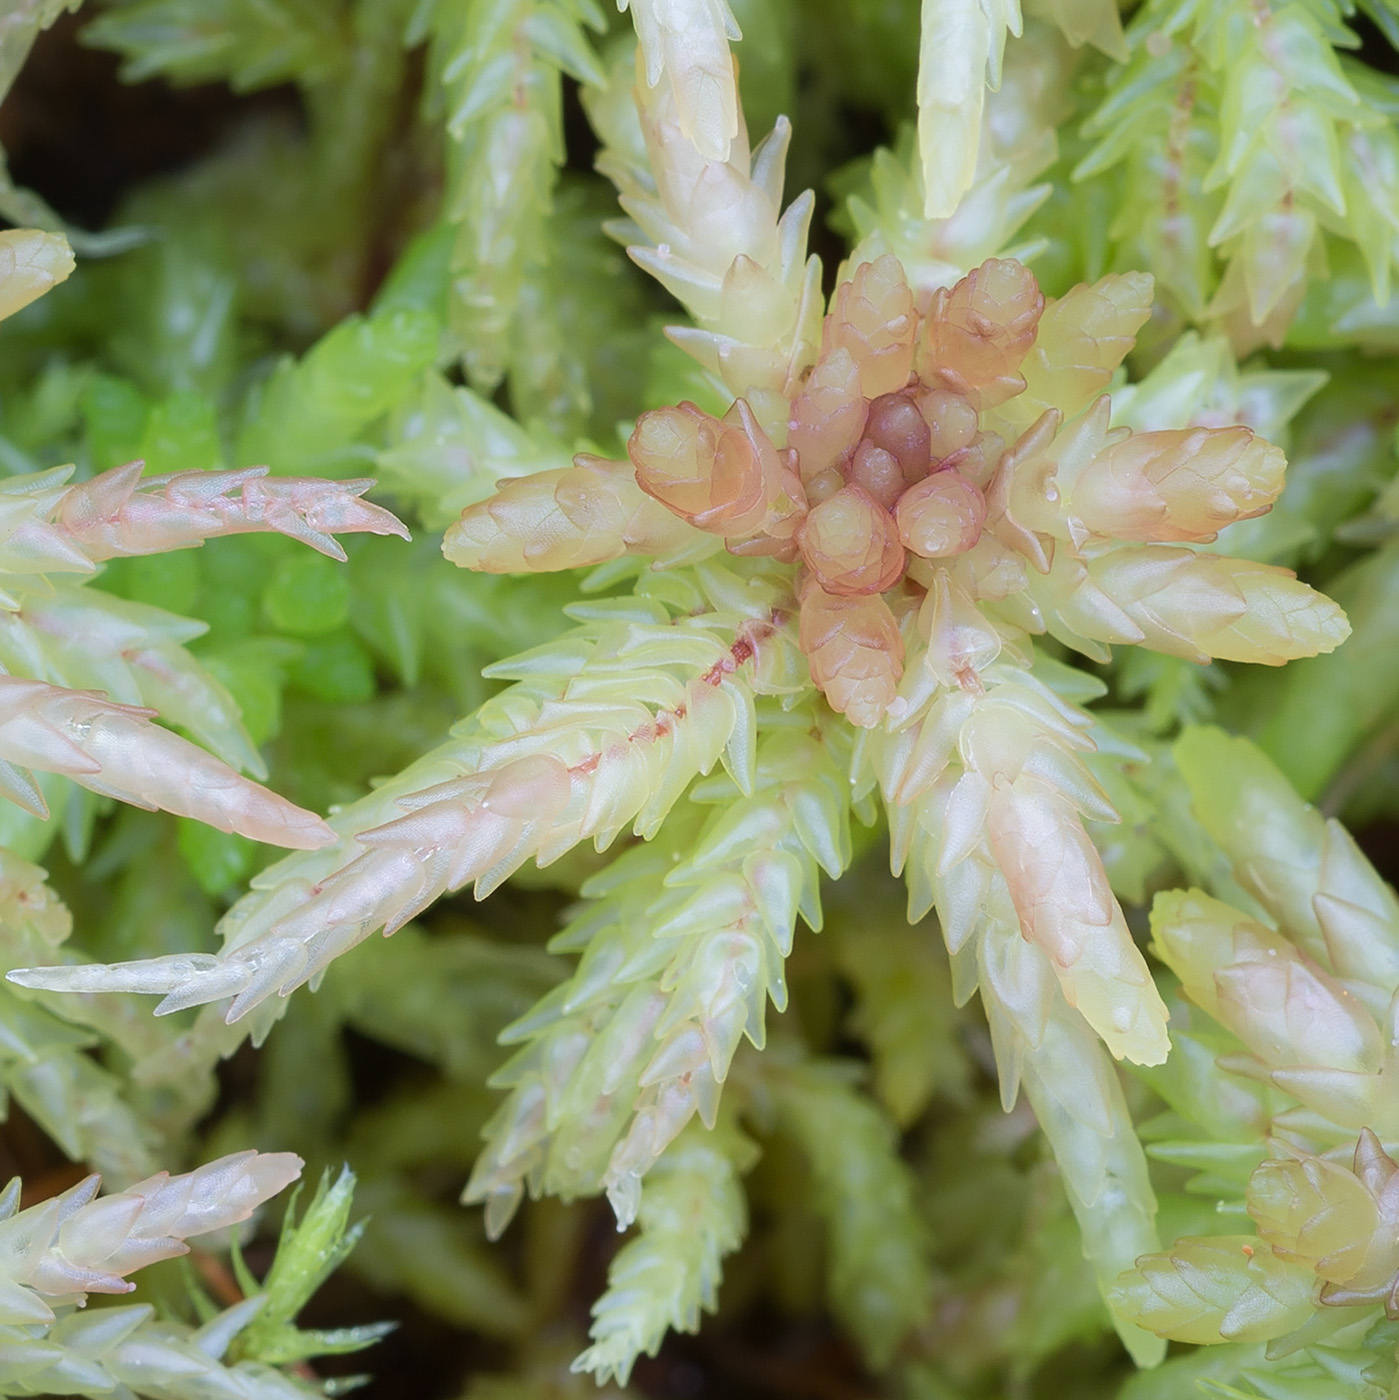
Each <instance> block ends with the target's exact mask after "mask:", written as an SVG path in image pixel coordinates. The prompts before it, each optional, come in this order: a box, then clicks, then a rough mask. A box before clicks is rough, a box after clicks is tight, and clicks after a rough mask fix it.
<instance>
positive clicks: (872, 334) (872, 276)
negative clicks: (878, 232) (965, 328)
mask: <svg viewBox="0 0 1399 1400" xmlns="http://www.w3.org/2000/svg"><path fill="white" fill-rule="evenodd" d="M916 320H917V318H916V316H915V313H914V307H913V293H912V292H911V291H909V288H908V282H907V281H906V280H905V278H904V270H903V268H902V267H900V266H899V260H898V259H897V258H896V257H894V256H893V254H891V253H886V254H885V255H884V256H883V257H882V258H878V259H877V260H876V261H874V262H872V263H861V264H860V266H859V267H857V268H856V269H855V275H854V276H853V277H852V278H851V279H850V281H848V282H842V283H841V285H840V286H839V287H837V288H836V294H835V297H834V299H833V302H832V308H831V314H830V315H829V316H827V317H826V325H825V333H824V335H823V337H822V339H823V346H822V348H823V350H830V349H833V348H834V347H835V346H838V345H839V346H844V347H845V349H847V350H848V351H849V352H850V354H851V355H852V356H853V357H854V360H855V363H856V364H857V365H858V366H859V370H860V390H861V392H862V393H863V394H864V395H865V397H866V398H871V399H872V398H875V397H876V396H877V395H879V394H889V393H893V392H894V391H895V390H898V389H902V388H903V387H904V385H905V384H907V383H908V376H909V371H910V370H911V369H912V367H913V336H914V330H915V326H916Z"/></svg>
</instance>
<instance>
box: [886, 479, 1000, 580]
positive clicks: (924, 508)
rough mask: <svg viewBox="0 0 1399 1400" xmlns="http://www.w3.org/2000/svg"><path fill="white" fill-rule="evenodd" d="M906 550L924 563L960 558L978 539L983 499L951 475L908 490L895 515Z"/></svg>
mask: <svg viewBox="0 0 1399 1400" xmlns="http://www.w3.org/2000/svg"><path fill="white" fill-rule="evenodd" d="M894 518H895V519H896V520H897V521H898V526H899V538H900V539H901V540H902V541H903V543H904V546H905V548H907V549H910V550H912V551H913V553H914V554H919V555H921V556H922V557H923V558H924V559H939V558H942V557H944V556H946V555H949V554H961V553H963V552H964V551H966V550H968V549H970V548H971V547H972V546H973V545H974V544H975V543H976V542H977V540H979V539H980V538H981V527H982V526H983V525H984V524H985V523H986V497H985V496H983V495H982V494H981V492H980V491H978V490H977V489H976V487H975V486H973V485H972V484H971V482H970V481H967V480H966V479H965V478H964V477H961V476H959V475H958V474H957V473H956V472H954V471H943V472H934V473H933V475H932V476H930V477H927V478H926V479H925V480H923V481H920V482H919V483H918V485H917V486H913V487H910V489H909V490H907V491H905V492H904V494H903V496H902V497H901V498H900V500H899V503H898V506H897V508H896V509H895V512H894Z"/></svg>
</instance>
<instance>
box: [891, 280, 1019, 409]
mask: <svg viewBox="0 0 1399 1400" xmlns="http://www.w3.org/2000/svg"><path fill="white" fill-rule="evenodd" d="M1043 310H1044V296H1043V295H1042V294H1041V292H1040V289H1039V286H1038V284H1037V283H1036V282H1035V278H1034V274H1033V273H1032V272H1031V271H1030V270H1029V269H1028V268H1027V267H1025V266H1023V265H1022V264H1020V263H1018V262H1014V261H1011V260H1010V259H1007V258H989V259H988V260H987V261H986V262H984V263H982V265H981V266H980V267H976V268H973V269H972V270H971V271H970V272H969V273H968V274H967V275H966V276H965V277H964V278H962V280H961V281H960V282H958V283H957V285H956V286H955V287H953V288H951V289H950V290H949V289H942V290H939V291H937V292H935V293H934V294H933V299H932V302H931V303H930V305H929V307H928V315H927V319H926V320H925V321H924V323H923V337H922V343H921V344H920V345H919V348H918V357H917V368H918V373H919V374H920V376H921V377H922V378H923V379H925V380H927V381H929V382H930V383H936V382H939V381H940V382H941V383H943V384H945V385H946V386H947V387H948V388H949V389H952V390H955V391H956V392H957V393H959V394H963V395H965V396H966V397H967V398H969V399H971V400H972V402H973V403H974V404H976V405H977V406H978V407H979V408H990V407H994V406H995V405H996V404H1000V403H1004V402H1005V401H1006V400H1007V399H1009V398H1013V397H1014V396H1015V395H1016V394H1018V393H1019V392H1020V391H1021V390H1022V389H1023V388H1024V387H1025V381H1024V380H1023V379H1022V378H1021V377H1020V375H1019V373H1018V370H1019V368H1020V364H1021V361H1023V360H1024V358H1025V356H1026V355H1027V354H1029V351H1030V347H1031V346H1032V345H1033V344H1034V343H1035V333H1036V331H1037V329H1038V327H1039V319H1040V314H1041V312H1043Z"/></svg>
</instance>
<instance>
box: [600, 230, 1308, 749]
mask: <svg viewBox="0 0 1399 1400" xmlns="http://www.w3.org/2000/svg"><path fill="white" fill-rule="evenodd" d="M1149 309H1150V280H1149V279H1147V278H1142V277H1127V278H1108V279H1104V281H1103V282H1102V283H1099V284H1098V285H1097V286H1096V287H1091V288H1088V287H1085V288H1078V289H1076V291H1075V292H1073V293H1070V295H1069V297H1067V298H1065V299H1064V300H1063V301H1061V302H1059V303H1057V304H1054V305H1053V306H1050V307H1048V308H1047V307H1046V302H1045V298H1044V296H1043V294H1042V293H1041V292H1040V289H1039V286H1038V285H1037V283H1036V282H1035V279H1034V277H1033V275H1032V274H1031V273H1030V272H1029V270H1028V269H1026V268H1025V267H1023V266H1022V265H1021V264H1020V263H1017V262H1014V261H1010V260H1004V259H991V260H989V261H987V262H985V263H983V264H982V265H981V266H980V267H978V268H976V269H974V270H973V271H972V272H970V273H969V274H968V275H967V276H965V277H964V278H962V280H961V281H959V282H958V283H957V284H956V285H955V286H953V287H951V288H943V289H939V290H937V291H935V292H933V293H932V294H931V296H928V297H926V298H923V304H922V305H919V304H918V299H916V298H915V295H914V293H913V292H912V290H911V289H910V287H909V285H908V282H907V280H906V278H905V276H904V272H903V269H902V268H901V266H900V265H899V262H898V260H897V259H896V258H894V257H893V256H892V255H889V254H885V255H884V256H882V257H880V258H878V259H877V260H876V261H874V262H871V263H864V264H862V265H861V266H860V267H859V268H857V269H856V271H855V273H854V274H853V276H852V277H851V279H850V280H849V281H848V282H845V283H843V284H842V285H841V286H840V287H839V288H838V289H837V291H836V294H835V297H834V298H833V301H832V304H831V309H830V313H829V314H828V315H827V317H826V320H825V325H824V328H823V334H822V342H821V352H820V356H819V358H818V359H817V361H816V363H815V365H814V367H813V368H812V369H811V371H810V373H809V375H808V376H807V377H806V379H805V381H804V382H803V383H802V384H801V385H800V387H799V389H798V391H797V392H796V393H795V394H794V396H793V397H792V399H791V411H790V415H789V419H788V422H787V425H786V440H785V443H783V444H782V445H781V446H779V445H778V444H777V443H776V442H774V441H773V439H772V437H771V436H770V435H769V434H768V433H766V432H765V431H764V430H763V428H762V426H761V425H760V423H759V422H758V420H757V418H756V416H755V414H754V413H753V412H752V411H751V410H750V408H749V405H748V404H747V403H746V402H745V401H744V400H743V399H739V400H737V401H736V402H735V403H734V405H733V407H732V408H731V409H730V411H729V412H728V413H727V414H726V415H725V416H724V418H722V419H719V418H715V417H713V416H712V415H710V414H708V413H705V412H704V411H703V410H701V409H699V408H697V407H696V406H695V405H693V404H689V403H685V404H681V405H680V406H679V407H673V408H663V409H659V410H656V411H654V412H651V413H646V414H643V415H642V416H641V418H640V420H639V421H638V423H637V426H636V431H635V432H634V433H633V435H632V438H631V440H630V442H629V444H628V452H629V455H630V458H631V462H632V465H633V467H634V468H635V472H636V481H637V484H638V485H639V486H640V488H641V490H642V491H644V492H645V493H646V494H647V495H649V496H651V497H652V498H654V499H655V500H656V501H659V502H660V503H661V504H662V505H664V506H665V507H667V508H668V509H669V510H670V511H671V512H672V513H673V514H674V515H676V516H678V517H680V518H681V519H682V520H684V521H686V522H687V523H688V524H690V525H691V526H693V527H695V528H696V529H698V530H701V531H706V532H709V533H711V534H716V535H721V536H723V537H724V540H725V542H726V544H727V547H728V548H729V550H730V551H731V552H733V553H735V554H767V555H773V556H776V557H777V558H778V559H781V560H786V561H792V562H797V563H799V565H800V567H799V571H798V579H797V585H796V591H797V596H798V599H799V600H800V604H801V622H800V635H801V643H802V648H803V650H804V651H805V652H806V654H807V656H808V659H809V660H810V662H811V667H812V676H813V679H814V680H815V682H816V684H817V685H818V686H819V687H820V688H821V689H822V690H823V692H824V693H825V695H826V697H827V699H828V700H829V701H830V702H831V704H832V705H833V706H834V708H835V709H837V710H838V711H840V712H842V713H844V714H845V715H847V716H848V718H850V719H851V720H852V721H853V722H854V723H856V724H858V725H861V726H863V727H872V726H874V725H876V724H878V723H879V722H880V721H881V719H882V718H883V717H884V715H885V714H887V713H888V711H889V707H890V705H891V704H892V703H893V702H894V700H895V696H896V690H897V686H898V682H899V679H900V676H901V674H902V670H903V661H904V654H903V653H904V646H903V641H902V637H901V625H900V624H901V619H902V616H905V615H907V614H908V613H910V612H911V611H913V610H914V609H915V608H916V607H918V605H919V604H920V603H921V601H922V600H923V599H924V598H927V599H929V600H935V599H936V598H938V597H939V596H942V595H943V594H945V593H946V592H947V589H948V587H949V586H950V587H951V589H952V591H953V593H954V594H955V595H956V596H957V597H962V598H968V599H970V600H971V601H973V602H975V603H977V604H982V605H985V604H990V605H991V608H992V611H993V613H996V614H998V615H999V616H998V621H1000V622H1001V623H1002V624H1003V625H1002V627H1001V628H999V629H998V630H1006V629H1005V627H1004V624H1005V623H1009V624H1010V629H1009V630H1011V631H1014V632H1019V633H1020V634H1022V635H1023V633H1025V632H1042V631H1045V630H1048V631H1051V632H1054V633H1055V634H1056V635H1058V636H1060V637H1061V638H1063V639H1064V640H1066V641H1069V642H1070V643H1071V644H1072V645H1076V646H1078V647H1079V648H1080V649H1081V650H1084V651H1087V652H1088V653H1089V654H1090V655H1093V654H1100V653H1101V652H1102V649H1103V646H1104V645H1105V644H1106V643H1110V642H1126V643H1132V642H1146V643H1147V644H1148V645H1152V646H1155V647H1157V648H1158V649H1161V650H1167V651H1173V652H1176V653H1177V654H1182V655H1188V656H1191V657H1194V658H1196V659H1204V657H1205V656H1206V655H1217V656H1218V655H1222V656H1234V657H1237V659H1240V660H1263V661H1280V660H1283V659H1285V658H1286V657H1287V656H1290V655H1292V654H1295V651H1296V646H1297V645H1298V644H1299V643H1300V644H1301V645H1302V646H1303V647H1304V649H1305V650H1306V651H1312V650H1314V649H1315V648H1316V641H1317V638H1316V637H1315V636H1313V635H1311V634H1312V633H1314V632H1317V631H1325V630H1327V629H1326V627H1325V626H1324V625H1321V626H1318V627H1312V626H1309V625H1305V624H1304V625H1303V626H1302V628H1301V631H1302V632H1305V633H1306V634H1307V635H1306V636H1305V637H1301V636H1297V637H1294V638H1292V639H1291V641H1290V642H1289V640H1288V639H1286V638H1284V637H1280V636H1276V635H1272V633H1275V632H1277V631H1280V630H1281V631H1286V630H1288V629H1286V628H1281V629H1280V628H1271V629H1269V632H1270V635H1269V636H1268V637H1267V638H1266V639H1264V638H1253V637H1251V636H1246V635H1234V634H1235V632H1237V630H1238V629H1237V628H1236V627H1235V624H1237V623H1239V622H1240V621H1241V619H1243V618H1244V617H1245V615H1246V614H1247V613H1248V612H1249V611H1250V609H1249V606H1248V604H1249V601H1250V598H1251V597H1252V595H1253V594H1254V593H1259V592H1265V591H1266V592H1271V593H1273V594H1274V595H1275V596H1276V594H1277V590H1278V588H1281V589H1282V590H1283V593H1284V594H1285V593H1287V592H1289V588H1288V585H1291V587H1292V588H1293V589H1300V588H1301V586H1300V585H1295V584H1292V581H1291V580H1290V579H1289V578H1288V577H1287V576H1286V575H1285V573H1284V572H1283V571H1279V570H1263V569H1260V567H1259V566H1257V565H1251V564H1244V563H1240V562H1237V561H1230V560H1224V559H1221V558H1218V557H1216V556H1213V555H1200V554H1197V553H1196V552H1195V551H1193V550H1188V549H1179V548H1169V547H1164V548H1163V547H1162V546H1169V545H1175V544H1178V543H1179V542H1190V543H1199V542H1207V541H1210V540H1213V539H1214V538H1215V536H1216V535H1217V533H1218V531H1219V530H1220V529H1221V528H1222V527H1223V526H1224V525H1226V524H1229V523H1230V522H1232V521H1235V520H1239V519H1244V518H1248V517H1250V516H1255V515H1260V514H1262V513H1263V512H1264V511H1266V510H1267V509H1268V508H1269V507H1270V506H1271V504H1272V502H1273V500H1274V498H1275V497H1276V496H1277V493H1278V492H1279V491H1280V490H1281V487H1282V472H1283V466H1284V461H1283V457H1282V454H1281V452H1279V451H1278V450H1277V449H1276V448H1275V447H1272V446H1271V445H1270V444H1268V443H1265V442H1263V441H1262V440H1261V439H1259V438H1257V437H1255V435H1254V434H1253V433H1252V432H1251V431H1250V430H1249V429H1247V428H1242V427H1231V428H1223V429H1210V428H1194V429H1187V430H1181V431H1166V432H1154V433H1142V434H1139V435H1137V436H1135V437H1133V436H1132V435H1130V434H1129V433H1128V432H1127V431H1126V430H1125V429H1118V430H1113V429H1111V428H1110V427H1109V404H1108V400H1107V399H1106V398H1105V397H1104V398H1099V399H1098V400H1097V401H1096V402H1094V398H1095V395H1096V394H1097V392H1098V391H1099V390H1100V389H1102V388H1103V387H1105V386H1106V384H1107V381H1108V378H1109V377H1110V375H1111V373H1112V371H1113V369H1115V368H1116V366H1117V364H1118V363H1119V362H1120V360H1121V358H1122V355H1123V354H1124V353H1125V352H1126V350H1127V349H1129V348H1130V346H1131V343H1132V339H1131V338H1132V336H1133V335H1134V334H1135V332H1136V330H1137V329H1138V327H1139V326H1140V325H1141V323H1142V322H1143V321H1144V320H1145V318H1146V316H1147V314H1148V313H1149ZM1085 410H1086V411H1085ZM1066 422H1067V423H1068V426H1067V427H1065V424H1066ZM1143 545H1147V546H1154V548H1148V549H1143V548H1142V547H1141V546H1143ZM1122 546H1125V547H1122ZM1255 576H1256V577H1255ZM1023 595H1028V596H1023ZM1303 597H1305V598H1307V600H1308V602H1307V604H1306V606H1310V599H1311V598H1312V597H1314V595H1310V593H1309V590H1302V591H1301V595H1299V598H1298V600H1297V601H1298V602H1299V603H1300V602H1301V600H1302V598H1303ZM1277 603H1278V605H1279V610H1280V611H1281V612H1283V613H1288V614H1290V613H1292V612H1293V611H1294V610H1295V609H1294V608H1292V607H1289V606H1288V603H1287V601H1285V600H1284V599H1283V598H1281V597H1278V598H1277ZM929 608H933V609H934V610H936V603H935V601H930V602H929V604H928V605H927V606H925V607H924V608H923V611H925V612H927V611H929ZM1329 620H1330V619H1328V621H1329ZM933 621H934V619H933V618H932V616H931V614H930V616H929V617H928V618H927V619H926V620H923V621H922V622H921V625H920V631H921V632H922V633H923V634H924V635H925V636H926V635H927V634H928V632H929V630H930V628H931V626H932V624H933ZM1317 621H1318V622H1320V621H1321V620H1320V619H1317ZM1245 630H1247V628H1245ZM976 669H977V668H976V667H975V665H973V664H971V663H970V661H969V664H968V665H967V666H965V667H962V668H960V674H959V675H958V676H957V679H958V681H959V683H961V684H963V685H970V686H974V685H975V677H974V672H975V670H976Z"/></svg>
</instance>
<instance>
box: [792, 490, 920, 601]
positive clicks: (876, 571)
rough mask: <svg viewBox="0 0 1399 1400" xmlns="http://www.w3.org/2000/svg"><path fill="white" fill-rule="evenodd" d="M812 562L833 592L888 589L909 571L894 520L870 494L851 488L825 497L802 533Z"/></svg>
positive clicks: (806, 556) (808, 563)
mask: <svg viewBox="0 0 1399 1400" xmlns="http://www.w3.org/2000/svg"><path fill="white" fill-rule="evenodd" d="M797 545H798V547H799V548H800V550H801V554H802V558H803V559H804V560H805V561H806V566H807V568H809V569H810V570H811V572H812V573H813V574H815V575H816V577H817V579H818V580H819V581H820V583H821V586H822V587H823V588H824V589H826V591H827V592H828V593H836V594H839V595H841V596H843V597H859V596H862V595H864V594H869V593H882V592H883V591H884V590H885V589H886V588H889V587H891V586H892V585H893V584H895V583H896V582H897V581H898V579H899V577H900V576H901V575H902V573H903V571H904V551H903V546H902V545H901V544H900V543H899V537H898V533H897V532H896V530H895V529H894V521H893V519H892V517H891V516H890V515H889V512H888V511H887V510H885V509H884V508H883V507H882V506H881V505H880V504H879V502H878V501H876V500H875V499H874V498H873V497H872V496H871V495H870V494H869V492H867V491H865V490H864V489H863V488H862V487H859V486H847V487H845V488H844V489H843V490H841V491H837V492H836V494H835V495H834V496H832V497H831V498H830V499H829V500H828V501H823V502H822V503H821V504H820V505H819V506H817V507H816V508H815V510H813V511H812V512H811V514H810V515H808V516H807V517H806V519H805V521H804V522H803V523H802V526H801V528H800V530H798V532H797Z"/></svg>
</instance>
